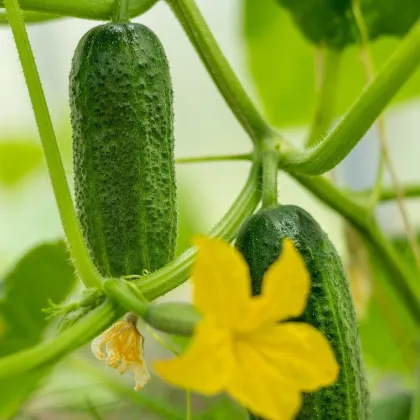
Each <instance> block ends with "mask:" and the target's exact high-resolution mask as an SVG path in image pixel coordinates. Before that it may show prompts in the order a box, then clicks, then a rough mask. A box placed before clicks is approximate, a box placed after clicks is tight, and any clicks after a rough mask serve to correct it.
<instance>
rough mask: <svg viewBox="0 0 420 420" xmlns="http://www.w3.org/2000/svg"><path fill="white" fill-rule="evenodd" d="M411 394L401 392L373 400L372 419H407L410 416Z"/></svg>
mask: <svg viewBox="0 0 420 420" xmlns="http://www.w3.org/2000/svg"><path fill="white" fill-rule="evenodd" d="M410 408H411V394H409V393H408V392H401V393H399V394H394V395H388V396H386V397H382V398H381V399H378V400H376V401H374V402H373V404H372V420H407V419H408V418H409V417H410Z"/></svg>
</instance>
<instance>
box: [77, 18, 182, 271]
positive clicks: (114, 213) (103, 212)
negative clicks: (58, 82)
mask: <svg viewBox="0 0 420 420" xmlns="http://www.w3.org/2000/svg"><path fill="white" fill-rule="evenodd" d="M172 102H173V99H172V87H171V78H170V74H169V65H168V61H167V59H166V56H165V52H164V50H163V47H162V45H161V43H160V41H159V39H158V38H157V37H156V35H155V34H154V33H153V32H152V31H151V30H150V29H148V28H147V27H145V26H143V25H140V24H137V23H107V24H104V25H101V26H97V27H95V28H93V29H91V30H90V31H89V32H88V33H86V34H85V36H84V37H83V38H82V39H81V41H80V42H79V45H78V46H77V48H76V51H75V54H74V57H73V62H72V68H71V73H70V108H71V122H72V128H73V161H74V173H75V194H76V206H77V212H78V217H79V220H80V224H81V227H82V230H83V234H84V237H85V240H86V242H87V244H88V247H89V250H90V253H91V257H92V259H93V260H94V262H95V264H96V266H97V268H98V270H99V271H100V273H101V274H102V275H104V276H121V275H129V274H141V273H142V272H143V271H144V270H148V271H154V270H157V269H158V268H160V267H162V266H164V265H165V264H167V263H168V262H169V261H170V260H171V259H172V258H173V255H174V250H175V245H176V233H177V210H176V184H175V171H174V157H173V149H174V138H173V109H172Z"/></svg>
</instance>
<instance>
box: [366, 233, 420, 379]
mask: <svg viewBox="0 0 420 420" xmlns="http://www.w3.org/2000/svg"><path fill="white" fill-rule="evenodd" d="M393 243H394V245H395V246H396V249H397V251H398V253H399V254H400V258H401V259H403V260H405V262H406V263H407V264H408V266H409V267H410V268H411V270H413V273H415V270H416V265H415V261H414V258H413V256H412V254H411V252H409V245H408V242H407V240H406V239H405V238H395V239H393ZM370 263H371V270H372V275H373V277H374V281H373V284H372V288H373V290H372V297H371V300H370V302H369V306H368V310H367V314H366V317H365V318H364V319H362V320H361V321H360V323H359V332H360V336H361V340H362V348H363V353H364V358H365V361H366V363H367V365H369V366H372V367H376V368H379V369H380V370H381V371H383V372H387V371H388V372H389V371H393V372H401V373H405V374H409V375H411V374H412V372H413V370H414V369H415V367H416V365H417V360H418V357H417V347H418V346H417V340H418V329H417V326H416V325H415V324H414V322H413V320H412V318H411V316H410V314H409V313H408V312H407V309H406V308H405V306H404V304H403V303H401V301H400V300H399V299H398V297H397V296H396V295H395V293H394V290H393V289H392V288H391V287H390V286H389V284H390V281H389V280H387V276H389V274H388V272H387V271H386V270H384V268H383V266H382V262H381V259H380V258H378V257H377V256H376V255H375V252H374V251H371V252H370ZM419 287H420V284H419ZM384 349H386V351H384Z"/></svg>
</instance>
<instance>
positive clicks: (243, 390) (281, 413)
mask: <svg viewBox="0 0 420 420" xmlns="http://www.w3.org/2000/svg"><path fill="white" fill-rule="evenodd" d="M235 355H236V360H235V361H236V367H235V369H234V370H233V372H232V375H231V377H230V379H229V381H228V383H227V386H226V390H227V392H228V393H229V394H230V395H231V396H232V397H233V398H234V399H235V400H236V401H238V402H239V403H240V404H242V405H244V406H245V407H247V408H248V409H250V410H251V411H252V412H253V413H254V414H256V415H258V416H261V417H263V418H264V419H270V420H291V419H293V418H294V416H295V415H296V414H297V412H298V411H299V410H300V407H301V404H302V402H301V401H302V398H301V395H300V392H299V389H298V388H297V387H296V386H295V384H294V381H293V380H292V381H288V378H284V377H283V376H282V375H281V373H280V372H279V371H278V370H277V369H275V368H274V367H273V365H272V364H271V363H269V361H268V360H267V359H265V358H264V356H263V354H261V353H260V352H259V351H258V350H257V349H256V348H254V347H253V346H252V345H249V344H248V343H246V342H237V343H236V344H235Z"/></svg>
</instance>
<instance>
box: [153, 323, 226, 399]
mask: <svg viewBox="0 0 420 420" xmlns="http://www.w3.org/2000/svg"><path fill="white" fill-rule="evenodd" d="M230 342H231V339H230V336H229V333H228V332H226V331H224V330H220V329H219V328H217V326H216V325H215V324H213V323H212V322H209V321H201V322H199V323H198V324H197V327H196V329H195V331H194V336H193V338H192V343H191V344H190V347H189V348H188V349H187V351H186V352H185V353H184V354H182V355H181V356H180V357H178V358H176V359H171V360H167V361H158V362H155V363H154V369H155V371H156V373H157V374H158V375H159V376H161V377H162V379H163V380H165V381H166V382H168V383H170V384H172V385H176V386H179V387H181V388H185V389H189V390H192V391H196V392H200V393H202V394H205V395H214V394H217V393H219V392H221V391H222V389H223V384H224V378H225V376H226V375H227V374H228V373H229V372H230V370H231V367H232V358H231V351H230V346H229V344H230Z"/></svg>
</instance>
